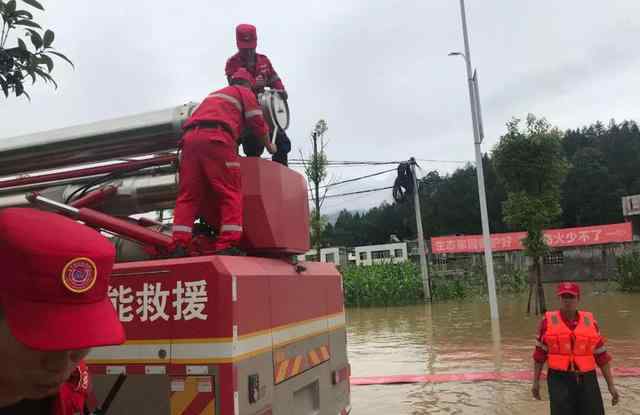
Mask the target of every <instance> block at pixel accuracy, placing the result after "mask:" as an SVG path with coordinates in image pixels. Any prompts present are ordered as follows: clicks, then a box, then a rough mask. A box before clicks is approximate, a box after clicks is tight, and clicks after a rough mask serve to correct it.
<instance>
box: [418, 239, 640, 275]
mask: <svg viewBox="0 0 640 415" xmlns="http://www.w3.org/2000/svg"><path fill="white" fill-rule="evenodd" d="M634 248H635V249H640V242H627V243H624V244H609V245H595V246H585V247H580V248H572V249H563V250H557V251H554V252H552V253H551V254H550V255H549V256H548V257H546V258H545V260H544V262H543V267H542V279H543V281H545V282H557V281H564V280H572V281H591V280H604V279H608V278H613V277H614V276H615V274H616V272H617V271H616V257H617V256H618V255H621V254H622V253H624V252H628V251H631V250H632V249H634ZM430 259H431V263H430V267H431V269H432V270H433V271H434V272H440V273H446V274H457V273H463V272H464V271H473V270H478V269H482V270H484V255H483V254H466V255H462V254H449V255H433V256H431V258H430ZM493 262H494V268H495V272H496V273H499V272H502V271H507V270H509V269H513V268H516V269H522V270H525V271H526V270H528V267H529V266H530V265H531V260H530V259H529V258H528V257H526V256H525V255H524V253H523V252H521V251H519V252H499V253H494V254H493Z"/></svg>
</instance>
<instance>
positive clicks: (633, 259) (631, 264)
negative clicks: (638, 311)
mask: <svg viewBox="0 0 640 415" xmlns="http://www.w3.org/2000/svg"><path fill="white" fill-rule="evenodd" d="M617 262H618V272H617V275H616V280H617V282H618V284H619V285H620V289H621V290H622V291H640V253H639V252H629V253H626V254H623V255H620V256H619V257H618V258H617Z"/></svg>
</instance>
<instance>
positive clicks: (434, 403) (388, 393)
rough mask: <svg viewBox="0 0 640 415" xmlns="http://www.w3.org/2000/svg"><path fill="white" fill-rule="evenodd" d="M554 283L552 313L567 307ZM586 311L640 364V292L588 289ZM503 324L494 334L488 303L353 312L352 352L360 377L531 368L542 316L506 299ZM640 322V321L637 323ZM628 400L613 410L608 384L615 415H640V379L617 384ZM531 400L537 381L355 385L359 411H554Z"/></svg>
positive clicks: (617, 355)
mask: <svg viewBox="0 0 640 415" xmlns="http://www.w3.org/2000/svg"><path fill="white" fill-rule="evenodd" d="M553 289H554V286H551V285H550V286H548V287H545V292H546V297H547V307H548V308H549V309H554V308H557V305H558V303H557V299H556V297H555V296H554V293H553ZM582 290H583V295H582V299H581V302H580V308H581V309H584V310H588V311H592V312H593V313H594V316H595V318H596V320H597V321H598V324H599V326H600V330H601V332H602V334H603V335H604V336H605V337H606V339H607V348H608V350H609V352H610V353H611V354H612V356H613V362H612V366H613V367H627V368H629V367H632V368H638V367H640V350H639V349H640V348H639V347H638V346H639V345H640V325H639V324H638V322H637V320H636V319H637V316H638V315H639V314H640V294H635V295H634V294H623V293H619V292H617V291H614V290H613V289H612V288H609V286H608V285H607V284H605V283H590V284H582ZM499 300H500V327H499V331H498V330H497V327H496V326H495V325H494V330H492V324H491V319H490V316H489V304H488V302H487V300H483V299H477V300H465V301H455V302H446V303H439V304H433V305H419V306H410V307H398V308H368V309H366V308H364V309H348V310H347V325H348V342H349V344H348V348H349V359H350V361H351V371H352V376H354V377H365V376H387V375H425V374H426V375H441V374H451V373H458V374H459V373H469V372H494V371H499V372H513V371H522V370H531V369H532V366H533V360H532V357H531V355H532V352H533V347H534V341H535V336H536V329H537V326H538V323H539V317H536V316H527V315H526V303H527V296H526V294H523V295H517V296H509V297H499ZM634 316H635V318H634ZM615 380H616V386H617V389H618V392H619V393H620V403H619V404H618V405H617V406H616V407H615V408H614V409H612V407H611V399H610V395H609V392H608V390H607V387H606V382H605V381H604V379H603V378H599V381H600V388H601V390H602V394H603V398H604V400H605V409H606V410H607V413H616V414H640V378H638V377H635V378H634V377H627V378H622V377H619V378H616V379H615ZM541 385H542V394H543V400H542V401H536V400H534V399H533V398H532V397H531V393H530V389H531V381H529V380H514V381H511V380H509V381H476V382H469V381H467V382H461V381H452V382H440V383H421V384H405V385H376V386H352V388H351V399H352V408H353V409H352V414H354V415H365V414H366V415H383V414H384V415H389V414H393V415H396V414H397V415H401V414H525V413H534V412H535V414H536V415H542V414H548V413H549V402H548V394H547V390H546V382H545V381H541Z"/></svg>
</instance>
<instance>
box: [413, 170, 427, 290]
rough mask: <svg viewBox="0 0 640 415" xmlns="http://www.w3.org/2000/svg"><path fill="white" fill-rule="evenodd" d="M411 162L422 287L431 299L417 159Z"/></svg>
mask: <svg viewBox="0 0 640 415" xmlns="http://www.w3.org/2000/svg"><path fill="white" fill-rule="evenodd" d="M409 163H410V164H411V177H412V178H413V208H414V210H415V211H416V229H417V230H418V232H417V233H418V251H419V253H420V271H421V273H422V289H423V290H424V300H425V301H431V283H430V281H429V268H428V267H427V250H426V249H425V246H424V232H423V230H422V214H421V210H420V195H419V193H418V179H417V177H416V159H414V158H413V157H411V159H409Z"/></svg>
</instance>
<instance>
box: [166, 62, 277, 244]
mask: <svg viewBox="0 0 640 415" xmlns="http://www.w3.org/2000/svg"><path fill="white" fill-rule="evenodd" d="M254 82H255V81H254V79H253V76H251V74H250V73H249V72H248V71H247V70H246V69H244V68H240V69H238V70H237V71H236V73H235V74H234V75H233V76H232V80H231V83H232V85H231V86H228V87H226V88H223V89H221V90H219V91H215V92H213V93H211V94H209V96H207V97H206V98H205V99H204V101H202V103H201V104H200V105H199V106H198V107H197V108H196V109H195V110H194V112H193V114H192V115H191V117H189V119H188V120H187V121H185V123H184V124H183V126H182V128H183V130H184V134H183V136H182V140H181V142H180V147H181V160H180V183H179V186H178V199H177V201H176V208H175V211H174V217H173V241H174V248H175V249H176V250H178V249H184V250H186V251H187V252H198V253H214V252H218V253H220V252H222V251H224V250H228V249H229V248H232V247H236V246H237V245H238V244H239V242H240V238H241V237H242V188H241V181H240V161H239V158H238V137H239V136H240V131H242V129H243V128H245V127H248V128H249V129H250V130H251V131H252V132H253V135H254V136H255V137H258V139H259V140H260V141H261V143H262V145H264V146H266V147H267V150H268V151H269V152H270V153H271V154H273V153H275V152H276V149H277V147H276V145H275V144H272V143H271V142H270V141H269V128H268V127H267V125H266V123H265V121H264V118H263V116H262V110H261V109H260V107H259V106H258V101H257V100H256V97H255V95H254V94H253V92H252V91H251V88H252V87H253V85H254ZM198 216H200V217H203V218H204V219H205V220H206V221H207V223H208V224H209V225H211V226H213V227H214V229H216V230H217V231H218V237H217V239H216V241H215V242H214V243H212V244H210V245H207V246H192V245H194V244H192V243H191V242H192V232H193V222H194V220H195V218H196V217H198ZM198 241H200V240H198Z"/></svg>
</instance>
